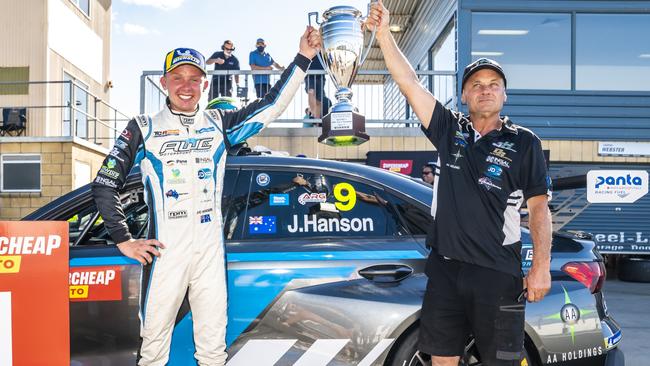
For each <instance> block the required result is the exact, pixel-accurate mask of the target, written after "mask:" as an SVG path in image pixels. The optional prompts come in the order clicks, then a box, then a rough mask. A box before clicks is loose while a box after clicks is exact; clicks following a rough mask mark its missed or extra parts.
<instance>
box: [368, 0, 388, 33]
mask: <svg viewBox="0 0 650 366" xmlns="http://www.w3.org/2000/svg"><path fill="white" fill-rule="evenodd" d="M389 24H390V12H389V11H388V9H386V7H385V6H384V3H382V1H381V0H379V1H377V2H373V3H372V4H371V5H370V14H368V18H367V19H366V21H365V23H364V26H365V28H366V29H368V30H370V31H372V30H375V29H377V37H379V36H382V35H384V34H390V29H389V27H388V26H389Z"/></svg>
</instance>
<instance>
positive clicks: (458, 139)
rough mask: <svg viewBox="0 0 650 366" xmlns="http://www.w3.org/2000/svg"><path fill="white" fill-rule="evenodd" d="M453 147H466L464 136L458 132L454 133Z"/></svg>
mask: <svg viewBox="0 0 650 366" xmlns="http://www.w3.org/2000/svg"><path fill="white" fill-rule="evenodd" d="M454 145H455V146H459V145H460V146H462V147H466V146H467V140H465V136H464V135H463V134H462V133H460V131H456V135H455V136H454Z"/></svg>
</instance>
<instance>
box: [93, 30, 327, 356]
mask: <svg viewBox="0 0 650 366" xmlns="http://www.w3.org/2000/svg"><path fill="white" fill-rule="evenodd" d="M319 47H320V36H319V35H318V32H317V31H315V30H314V29H313V28H311V27H308V28H307V30H306V31H305V33H304V34H303V35H302V37H301V39H300V51H299V53H298V54H297V55H296V57H295V59H294V61H293V62H292V63H291V64H290V65H289V66H288V67H287V69H286V70H285V71H284V72H283V73H282V76H281V77H280V80H279V81H278V82H277V83H276V84H275V86H274V87H273V88H272V89H271V90H270V91H269V92H268V94H266V95H265V96H264V98H263V99H260V100H258V101H255V102H253V103H251V104H249V105H248V106H246V107H245V108H243V109H241V110H238V111H220V110H205V111H204V110H201V109H200V108H199V106H198V102H199V99H200V98H201V95H202V94H203V93H204V92H205V90H206V88H207V86H208V81H207V80H206V73H205V60H204V57H203V55H201V54H200V53H199V52H197V51H195V50H193V49H188V48H180V49H175V50H173V51H171V52H170V53H168V54H167V56H166V58H165V64H164V66H165V68H164V70H165V74H164V75H163V77H162V78H161V80H160V82H161V85H162V86H163V88H165V89H166V90H167V91H168V98H167V106H166V107H165V108H164V109H163V110H162V111H160V112H159V113H158V114H155V115H153V116H146V115H142V116H138V117H136V118H134V119H133V120H131V121H129V123H128V125H127V127H126V129H125V130H124V131H123V132H122V134H121V135H120V137H119V138H118V139H117V140H116V143H115V146H114V147H113V149H112V151H111V152H110V154H109V155H108V156H107V157H106V159H105V160H104V163H103V165H102V167H101V169H100V170H99V172H98V174H97V177H96V179H95V181H94V182H93V184H92V192H93V196H94V198H95V202H96V204H97V207H98V210H99V213H100V214H101V216H102V217H103V219H104V223H105V225H106V228H107V230H108V232H109V233H110V235H111V237H112V238H113V240H114V241H115V242H116V243H117V247H118V248H119V250H120V251H121V252H122V253H123V254H124V255H126V256H128V257H130V258H134V259H136V260H138V261H139V262H140V263H142V264H144V265H145V266H144V267H143V275H142V291H141V299H140V300H141V304H140V305H141V307H140V319H141V337H142V345H141V348H140V353H139V361H138V364H139V365H165V364H166V363H167V361H168V358H169V349H170V342H171V335H172V331H173V328H174V323H175V318H176V315H177V312H178V310H179V307H180V306H181V303H182V301H183V299H184V297H185V294H186V293H187V294H188V299H189V302H190V306H191V310H192V318H193V330H194V342H195V344H196V353H195V358H196V359H197V360H198V363H199V365H224V364H225V361H226V357H227V355H226V352H225V348H226V343H225V333H226V323H227V313H226V308H227V296H226V291H227V288H226V280H225V263H224V257H225V253H224V245H223V227H222V226H223V225H222V215H221V193H222V188H223V177H224V173H225V163H226V155H227V149H228V146H230V144H232V145H235V144H237V143H240V142H242V141H244V140H246V139H247V138H249V137H250V136H253V135H255V134H256V133H258V132H259V131H260V130H262V129H263V128H264V127H265V126H266V125H267V124H269V123H270V122H271V121H273V120H274V119H275V118H277V116H279V115H280V114H281V113H282V112H283V111H284V109H285V108H286V107H287V105H288V104H289V102H290V101H291V99H292V98H293V96H294V94H295V93H296V91H297V90H298V88H299V87H300V84H301V82H302V81H303V79H304V77H305V71H306V70H307V68H308V67H309V62H310V59H312V58H313V57H314V56H315V55H316V52H317V49H318V48H319ZM224 136H227V141H225V140H224ZM138 164H139V165H140V170H141V173H142V182H143V184H144V195H145V200H146V202H147V204H148V208H149V231H148V232H149V235H148V238H149V239H133V238H132V237H131V234H130V233H129V231H128V227H127V225H126V222H125V221H126V220H125V215H124V211H123V210H122V207H121V201H120V196H119V190H120V189H121V188H122V187H123V186H124V184H125V182H126V178H127V175H128V174H129V172H130V170H131V168H132V167H133V166H135V165H138ZM190 361H191V360H188V362H190Z"/></svg>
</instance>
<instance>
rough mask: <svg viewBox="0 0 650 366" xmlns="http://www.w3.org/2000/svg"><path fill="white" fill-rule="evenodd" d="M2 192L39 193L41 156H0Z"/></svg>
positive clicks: (0, 189)
mask: <svg viewBox="0 0 650 366" xmlns="http://www.w3.org/2000/svg"><path fill="white" fill-rule="evenodd" d="M0 164H1V170H2V171H1V172H0V180H1V182H0V183H1V187H0V191H2V192H40V191H41V156H40V155H29V154H17V155H11V154H6V155H2V156H0Z"/></svg>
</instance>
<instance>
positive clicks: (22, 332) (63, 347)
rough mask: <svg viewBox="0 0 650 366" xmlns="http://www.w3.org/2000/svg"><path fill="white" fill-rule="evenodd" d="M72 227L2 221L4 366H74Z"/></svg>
mask: <svg viewBox="0 0 650 366" xmlns="http://www.w3.org/2000/svg"><path fill="white" fill-rule="evenodd" d="M68 309H69V300H68V223H67V222H54V221H50V222H46V221H41V222H38V224H35V223H34V222H27V221H15V222H14V221H12V222H9V221H0V365H16V366H17V365H52V366H58V365H61V366H63V365H66V366H68V365H70V322H69V310H68Z"/></svg>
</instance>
